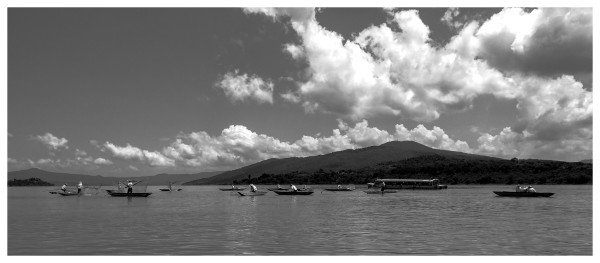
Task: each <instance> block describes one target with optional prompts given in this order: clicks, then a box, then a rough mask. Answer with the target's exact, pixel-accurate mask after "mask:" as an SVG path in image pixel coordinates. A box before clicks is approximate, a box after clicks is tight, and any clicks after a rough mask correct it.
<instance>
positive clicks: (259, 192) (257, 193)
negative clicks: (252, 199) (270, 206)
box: [237, 191, 267, 196]
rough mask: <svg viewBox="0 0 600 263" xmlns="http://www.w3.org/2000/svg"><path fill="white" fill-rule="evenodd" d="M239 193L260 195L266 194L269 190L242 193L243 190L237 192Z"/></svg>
mask: <svg viewBox="0 0 600 263" xmlns="http://www.w3.org/2000/svg"><path fill="white" fill-rule="evenodd" d="M237 193H238V194H239V195H241V196H259V195H265V194H266V193H267V192H265V191H256V192H246V193H242V192H237Z"/></svg>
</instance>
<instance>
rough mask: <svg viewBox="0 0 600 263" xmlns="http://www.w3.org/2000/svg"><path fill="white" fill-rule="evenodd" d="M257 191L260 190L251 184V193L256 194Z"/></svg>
mask: <svg viewBox="0 0 600 263" xmlns="http://www.w3.org/2000/svg"><path fill="white" fill-rule="evenodd" d="M256 190H258V189H257V188H256V186H254V185H253V184H250V191H251V192H256Z"/></svg>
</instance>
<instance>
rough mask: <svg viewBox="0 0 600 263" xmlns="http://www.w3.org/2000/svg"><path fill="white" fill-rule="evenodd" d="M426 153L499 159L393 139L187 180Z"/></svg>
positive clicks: (223, 180)
mask: <svg viewBox="0 0 600 263" xmlns="http://www.w3.org/2000/svg"><path fill="white" fill-rule="evenodd" d="M426 155H440V156H445V157H448V158H455V159H467V160H500V159H498V158H493V157H488V156H482V155H475V154H468V153H462V152H454V151H446V150H437V149H433V148H430V147H427V146H425V145H422V144H419V143H416V142H413V141H392V142H388V143H384V144H382V145H379V146H372V147H365V148H362V149H356V150H344V151H339V152H333V153H329V154H325V155H317V156H310V157H302V158H300V157H292V158H285V159H269V160H265V161H262V162H259V163H256V164H252V165H249V166H245V167H242V168H239V169H237V170H233V171H229V172H224V173H222V174H219V175H216V176H213V177H209V178H205V179H200V180H195V181H191V182H188V183H186V184H189V185H195V184H230V183H232V182H233V181H236V180H237V181H239V180H243V179H247V178H248V176H251V177H258V176H261V175H263V174H288V173H292V172H298V173H314V172H316V171H319V170H326V171H340V170H356V169H360V168H363V167H369V166H373V165H376V164H378V163H382V162H391V161H399V160H405V159H409V158H414V157H419V156H426Z"/></svg>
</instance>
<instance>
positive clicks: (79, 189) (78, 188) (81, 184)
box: [77, 181, 83, 194]
mask: <svg viewBox="0 0 600 263" xmlns="http://www.w3.org/2000/svg"><path fill="white" fill-rule="evenodd" d="M81 189H83V183H82V182H81V181H79V184H77V193H78V194H79V193H81Z"/></svg>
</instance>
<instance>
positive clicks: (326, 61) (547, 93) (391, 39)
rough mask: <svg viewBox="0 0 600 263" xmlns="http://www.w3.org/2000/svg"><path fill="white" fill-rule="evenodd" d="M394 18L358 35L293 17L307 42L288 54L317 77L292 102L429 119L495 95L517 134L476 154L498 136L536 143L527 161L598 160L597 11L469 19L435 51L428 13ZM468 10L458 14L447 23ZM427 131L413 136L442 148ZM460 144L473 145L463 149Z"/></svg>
mask: <svg viewBox="0 0 600 263" xmlns="http://www.w3.org/2000/svg"><path fill="white" fill-rule="evenodd" d="M312 12H313V13H314V10H313V11H312ZM388 12H389V16H390V19H389V21H388V22H387V23H385V24H381V25H378V26H377V25H374V26H370V27H368V28H366V29H364V30H363V31H362V32H360V33H359V34H357V35H355V36H353V38H352V39H344V38H343V37H342V36H341V35H339V34H337V33H336V32H333V31H330V30H327V29H326V28H324V27H322V26H321V25H319V23H318V22H317V20H316V18H315V16H314V15H313V16H311V15H304V16H296V17H295V18H290V21H289V23H290V25H291V27H292V28H293V30H295V31H296V33H297V34H298V36H299V37H300V40H301V41H300V43H290V44H286V45H285V46H284V49H283V50H284V52H286V53H288V54H290V55H291V57H292V58H294V59H296V60H303V61H306V62H307V63H306V65H307V68H306V73H307V74H306V75H307V76H308V77H307V78H306V79H305V80H302V81H299V85H298V89H297V90H295V91H288V92H287V93H284V94H282V95H281V96H282V97H283V98H284V101H288V102H292V103H299V104H301V105H302V106H303V107H304V109H305V111H306V112H309V113H314V112H325V113H330V114H334V115H336V116H339V117H340V118H342V119H344V120H351V121H359V120H361V119H366V118H370V117H374V116H381V115H392V116H398V117H401V118H407V119H411V120H413V121H416V122H419V123H426V122H431V121H433V120H436V119H438V118H439V117H440V116H441V115H442V114H444V113H447V112H453V111H454V112H456V111H463V110H468V109H470V108H471V107H472V106H473V100H474V99H475V98H477V97H478V96H481V95H486V94H491V95H493V96H495V97H496V98H500V99H507V100H514V101H515V102H516V105H517V111H518V116H517V119H516V120H515V123H514V124H513V125H512V126H511V127H507V128H509V129H508V130H506V129H504V130H503V131H502V132H503V133H502V132H500V133H498V134H496V135H490V134H488V135H489V136H491V137H484V138H483V139H482V140H481V143H482V145H481V148H477V147H476V148H472V149H470V150H471V151H472V152H474V153H477V152H478V151H481V152H488V150H489V147H487V146H489V145H493V144H490V143H491V142H490V140H491V141H494V140H496V141H497V140H498V139H503V140H506V139H510V138H512V139H513V140H515V143H514V145H515V148H514V149H517V151H519V150H523V151H525V150H527V149H525V148H524V147H525V146H527V145H530V147H531V150H530V151H528V152H527V153H526V154H524V156H532V157H533V156H539V157H545V156H549V157H551V156H558V155H555V154H554V153H558V152H566V151H567V149H574V150H576V151H577V152H578V153H581V155H587V156H588V158H589V156H591V149H588V148H589V147H588V148H586V147H584V146H585V145H591V142H592V135H591V131H592V101H593V99H592V93H591V91H589V89H590V88H589V87H588V88H586V86H585V85H588V83H586V82H585V81H588V82H589V83H591V69H592V66H591V58H592V56H591V52H592V42H591V41H592V37H591V36H592V28H591V9H590V8H588V9H561V8H558V9H557V8H550V9H534V10H533V11H531V12H525V11H524V10H522V9H512V8H507V9H504V10H502V11H501V12H499V13H498V14H496V15H494V16H492V17H491V18H490V19H489V20H487V21H484V22H483V23H481V25H480V22H478V21H472V22H468V23H467V21H466V20H465V24H464V25H461V26H462V29H461V30H460V32H458V33H457V35H455V36H454V37H452V38H451V39H450V41H449V43H448V44H447V45H446V46H444V47H433V46H431V45H430V39H429V34H430V30H429V28H428V26H427V25H425V24H424V23H423V22H422V21H421V19H420V18H419V13H418V11H415V10H408V11H400V12H393V11H391V10H388ZM256 13H263V14H265V15H267V16H271V17H274V16H275V17H279V19H277V21H281V22H284V23H288V22H287V21H286V20H284V19H280V18H281V17H280V16H284V17H285V16H289V11H287V10H280V9H274V10H260V11H256ZM303 13H311V12H310V10H304V11H303ZM458 14H459V13H457V12H456V10H449V13H448V14H447V15H448V16H447V17H446V20H447V22H452V21H454V20H452V19H451V18H456V16H457V15H458ZM461 22H462V20H461ZM563 62H564V63H563ZM517 64H518V65H517ZM581 76H583V77H584V78H583V80H584V82H583V83H582V82H581V81H579V79H582V78H581ZM582 84H583V85H582ZM588 86H589V85H588ZM417 128H418V127H417ZM417 131H418V130H417ZM433 131H435V128H434V129H433ZM433 131H430V135H432V134H435V132H433ZM509 131H510V132H509ZM410 132H413V131H410ZM513 133H514V136H513ZM417 135H422V136H423V137H419V136H417ZM425 135H427V134H426V133H425V132H424V131H422V132H421V133H415V134H413V137H411V138H414V140H422V141H423V142H428V143H430V144H434V145H435V144H438V143H440V145H441V144H442V142H443V141H444V140H443V139H442V140H437V141H429V140H428V138H433V137H427V136H425ZM492 137H493V138H496V139H492ZM436 138H437V137H436ZM486 138H488V139H490V140H486ZM313 139H315V138H311V137H307V138H306V140H305V143H304V145H306V147H309V148H310V147H313V146H312V143H313V142H314V140H313ZM335 142H336V143H341V142H342V141H339V140H336V141H335ZM322 143H327V142H322ZM519 143H521V144H519ZM451 145H453V146H452V147H456V148H455V149H463V150H467V149H468V147H466V145H464V144H462V143H456V142H454V143H451ZM509 145H513V144H512V143H511V144H509ZM542 145H543V147H541V146H542ZM575 145H576V146H575ZM534 146H535V147H538V149H535V148H534ZM445 147H449V146H445ZM496 147H499V148H498V149H499V151H496V152H494V153H493V154H496V155H498V156H506V155H507V154H510V153H514V151H512V152H511V151H510V149H512V148H506V147H504V148H503V147H500V145H499V144H496ZM505 150H506V151H505ZM563 158H565V157H563ZM567 158H571V157H567ZM573 158H575V157H573ZM559 159H561V158H559Z"/></svg>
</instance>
